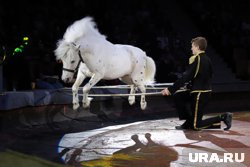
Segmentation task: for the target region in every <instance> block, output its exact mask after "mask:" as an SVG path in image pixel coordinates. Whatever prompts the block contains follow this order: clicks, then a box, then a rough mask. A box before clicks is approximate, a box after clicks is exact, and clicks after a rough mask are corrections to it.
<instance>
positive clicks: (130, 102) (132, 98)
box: [128, 97, 135, 106]
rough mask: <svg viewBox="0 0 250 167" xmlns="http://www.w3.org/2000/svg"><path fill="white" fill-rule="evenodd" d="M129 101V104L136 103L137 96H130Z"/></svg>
mask: <svg viewBox="0 0 250 167" xmlns="http://www.w3.org/2000/svg"><path fill="white" fill-rule="evenodd" d="M128 102H129V104H130V105H131V106H132V105H133V104H135V97H129V98H128Z"/></svg>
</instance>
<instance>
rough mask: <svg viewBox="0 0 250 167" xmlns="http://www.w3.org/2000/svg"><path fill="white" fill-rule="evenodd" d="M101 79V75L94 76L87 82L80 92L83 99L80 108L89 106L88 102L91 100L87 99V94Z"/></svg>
mask: <svg viewBox="0 0 250 167" xmlns="http://www.w3.org/2000/svg"><path fill="white" fill-rule="evenodd" d="M101 79H102V75H101V74H94V75H93V76H92V77H91V79H90V80H89V82H88V83H87V84H86V85H85V86H84V87H83V89H82V92H83V99H82V106H83V108H88V107H89V105H90V102H91V100H92V98H88V93H89V91H90V89H91V88H92V87H93V86H95V84H96V83H97V82H99V81H100V80H101Z"/></svg>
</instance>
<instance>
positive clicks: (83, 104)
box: [82, 103, 90, 109]
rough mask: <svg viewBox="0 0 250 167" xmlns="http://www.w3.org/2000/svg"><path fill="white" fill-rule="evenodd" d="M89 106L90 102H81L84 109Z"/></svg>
mask: <svg viewBox="0 0 250 167" xmlns="http://www.w3.org/2000/svg"><path fill="white" fill-rule="evenodd" d="M89 106H90V103H82V107H83V108H85V109H86V108H89Z"/></svg>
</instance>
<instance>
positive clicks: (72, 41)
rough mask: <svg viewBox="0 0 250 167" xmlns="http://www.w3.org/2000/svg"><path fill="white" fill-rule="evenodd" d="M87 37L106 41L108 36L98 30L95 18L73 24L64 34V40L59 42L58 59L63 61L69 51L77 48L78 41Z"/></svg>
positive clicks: (56, 53) (86, 18) (85, 18)
mask: <svg viewBox="0 0 250 167" xmlns="http://www.w3.org/2000/svg"><path fill="white" fill-rule="evenodd" d="M87 35H91V36H96V37H98V38H104V39H106V36H105V35H102V34H101V33H100V32H99V31H98V29H97V28H96V23H95V22H94V21H93V18H92V17H84V18H83V19H81V20H77V21H75V22H74V23H73V24H71V25H70V26H69V27H68V28H67V30H66V32H65V33H64V36H63V39H61V40H59V41H58V42H57V49H56V50H55V55H56V58H57V59H61V58H62V57H63V56H65V54H66V52H67V51H68V50H72V49H73V47H75V46H76V41H77V40H78V39H79V38H81V37H84V36H87Z"/></svg>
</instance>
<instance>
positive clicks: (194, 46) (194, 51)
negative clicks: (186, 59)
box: [191, 43, 199, 55]
mask: <svg viewBox="0 0 250 167" xmlns="http://www.w3.org/2000/svg"><path fill="white" fill-rule="evenodd" d="M191 50H192V53H193V55H196V54H197V53H198V51H199V47H198V46H197V45H195V44H194V43H192V48H191Z"/></svg>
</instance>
